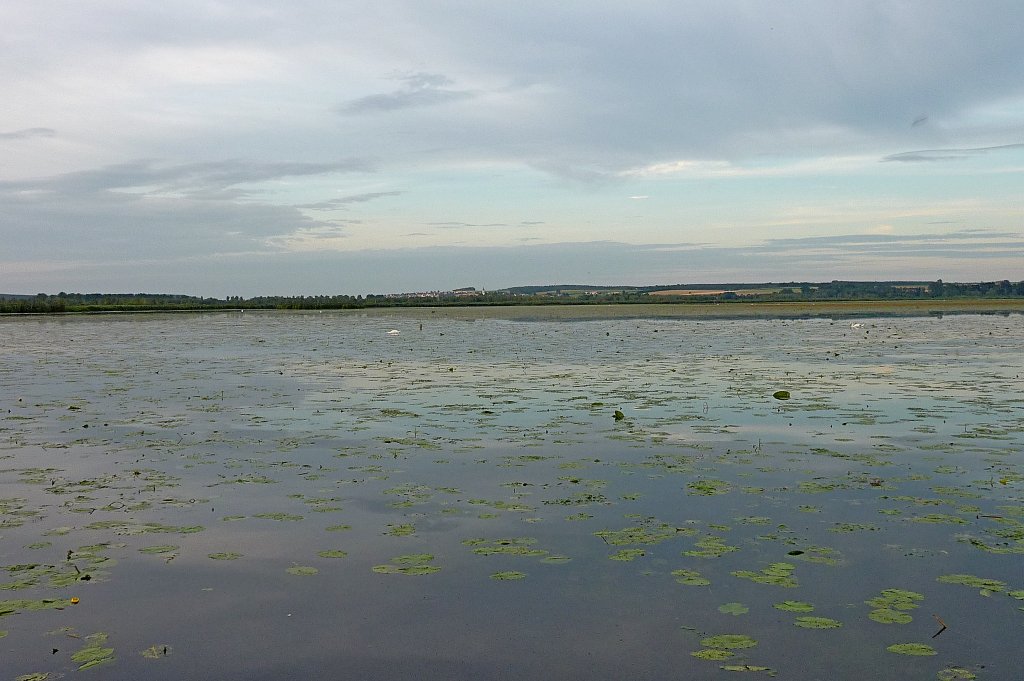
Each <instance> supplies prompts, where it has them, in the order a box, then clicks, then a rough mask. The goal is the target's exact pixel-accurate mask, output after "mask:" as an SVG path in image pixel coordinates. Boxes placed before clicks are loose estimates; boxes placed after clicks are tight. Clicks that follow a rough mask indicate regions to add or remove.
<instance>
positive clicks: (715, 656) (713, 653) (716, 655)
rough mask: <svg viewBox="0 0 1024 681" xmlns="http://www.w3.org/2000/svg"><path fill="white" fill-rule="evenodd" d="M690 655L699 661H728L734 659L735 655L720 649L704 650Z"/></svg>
mask: <svg viewBox="0 0 1024 681" xmlns="http://www.w3.org/2000/svg"><path fill="white" fill-rule="evenodd" d="M690 655H693V656H694V657H696V658H699V659H701V660H728V659H730V658H733V657H736V653H734V652H732V651H730V650H724V649H721V648H705V649H704V650H696V651H694V652H692V653H690Z"/></svg>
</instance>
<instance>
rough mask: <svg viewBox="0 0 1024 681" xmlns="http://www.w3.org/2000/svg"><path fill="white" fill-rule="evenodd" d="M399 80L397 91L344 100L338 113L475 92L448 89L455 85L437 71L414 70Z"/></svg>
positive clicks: (450, 99) (375, 110)
mask: <svg viewBox="0 0 1024 681" xmlns="http://www.w3.org/2000/svg"><path fill="white" fill-rule="evenodd" d="M400 80H401V81H402V83H403V86H402V87H401V88H399V89H398V90H393V91H391V92H386V93H382V94H377V95H367V96H365V97H359V98H358V99H353V100H351V101H348V102H345V103H343V104H342V105H340V106H339V107H337V111H338V113H342V114H365V113H381V112H389V111H398V110H401V109H410V108H416V107H422V106H436V105H439V104H448V103H450V102H457V101H460V100H464V99H470V98H472V97H474V96H475V93H474V92H472V91H470V90H453V89H450V88H448V87H447V86H449V85H454V81H453V80H452V79H451V78H449V77H447V76H444V75H441V74H438V73H415V74H413V75H411V76H405V77H403V78H401V79H400Z"/></svg>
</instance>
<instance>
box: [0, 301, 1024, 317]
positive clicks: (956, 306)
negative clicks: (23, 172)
mask: <svg viewBox="0 0 1024 681" xmlns="http://www.w3.org/2000/svg"><path fill="white" fill-rule="evenodd" d="M195 313H200V314H243V313H249V314H266V313H292V314H323V313H331V314H356V315H365V316H381V317H385V316H408V317H419V316H425V317H433V316H436V315H440V316H441V317H455V318H462V319H473V318H504V319H513V320H529V319H566V320H588V319H614V318H661V319H671V318H680V319H700V318H711V319H730V318H734V319H750V318H763V319H813V318H842V319H845V318H859V317H941V316H943V315H962V314H985V315H993V314H997V315H1011V314H1024V298H998V299H986V298H962V299H961V298H953V299H928V300H922V299H912V300H827V301H757V302H751V301H730V302H713V303H711V302H701V303H596V304H572V303H552V304H537V303H532V304H522V305H516V304H511V305H502V304H497V305H495V304H490V305H488V304H477V305H442V306H436V305H435V306H430V305H424V306H418V305H403V306H382V307H363V308H348V309H338V308H327V309H301V310H288V309H272V308H262V309H261V308H190V309H180V308H179V309H170V308H169V309H143V310H124V309H110V310H87V311H74V312H12V313H0V318H4V319H11V318H26V317H29V318H38V317H67V316H95V315H118V316H120V315H135V314H195Z"/></svg>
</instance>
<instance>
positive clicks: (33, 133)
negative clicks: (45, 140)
mask: <svg viewBox="0 0 1024 681" xmlns="http://www.w3.org/2000/svg"><path fill="white" fill-rule="evenodd" d="M56 134H57V131H56V130H54V129H53V128H25V129H23V130H13V131H11V132H0V140H24V139H30V138H32V137H53V136H54V135H56Z"/></svg>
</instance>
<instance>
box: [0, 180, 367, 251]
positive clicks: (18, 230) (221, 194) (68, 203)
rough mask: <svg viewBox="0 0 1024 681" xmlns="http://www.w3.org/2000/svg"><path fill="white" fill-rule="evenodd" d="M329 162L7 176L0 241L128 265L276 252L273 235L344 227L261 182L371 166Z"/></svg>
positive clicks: (1, 187)
mask: <svg viewBox="0 0 1024 681" xmlns="http://www.w3.org/2000/svg"><path fill="white" fill-rule="evenodd" d="M366 168H367V166H366V164H365V163H363V162H361V161H356V160H341V161H335V162H329V163H296V162H275V163H267V162H246V161H237V160H233V161H217V162H202V163H190V164H178V165H159V164H156V163H154V162H152V161H133V162H129V163H122V164H114V165H110V166H105V167H102V168H97V169H94V170H87V171H76V172H70V173H63V174H60V175H54V176H50V177H43V178H35V179H31V180H8V181H2V182H0V239H2V240H3V242H4V243H5V244H6V246H7V248H9V249H10V251H9V252H12V253H18V254H19V255H20V256H21V257H24V258H34V257H39V256H41V255H47V256H48V257H53V258H59V257H63V258H67V259H69V260H76V261H77V260H89V259H95V258H104V257H108V256H109V255H110V254H112V253H117V254H119V255H120V257H122V258H123V259H125V260H126V261H132V260H136V259H147V258H155V257H167V258H169V259H170V258H174V257H178V256H183V255H195V254H200V253H222V252H233V251H251V250H267V249H268V248H270V247H271V246H269V245H268V244H270V242H269V241H268V239H269V238H270V237H273V236H276V235H281V234H287V233H291V232H301V233H308V234H319V233H321V232H324V231H331V230H333V232H332V233H335V235H336V232H337V231H338V230H337V228H336V225H337V223H336V221H321V220H314V219H311V218H310V217H308V216H306V215H305V214H304V213H302V212H301V211H300V210H298V209H297V208H295V207H292V206H281V205H273V204H270V203H267V202H265V201H260V200H256V199H254V197H256V196H259V194H260V192H259V191H257V190H255V189H250V188H247V186H248V185H250V184H254V183H262V182H268V181H275V180H280V179H282V178H289V177H296V176H320V175H328V174H335V173H350V172H358V171H362V170H365V169H366Z"/></svg>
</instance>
